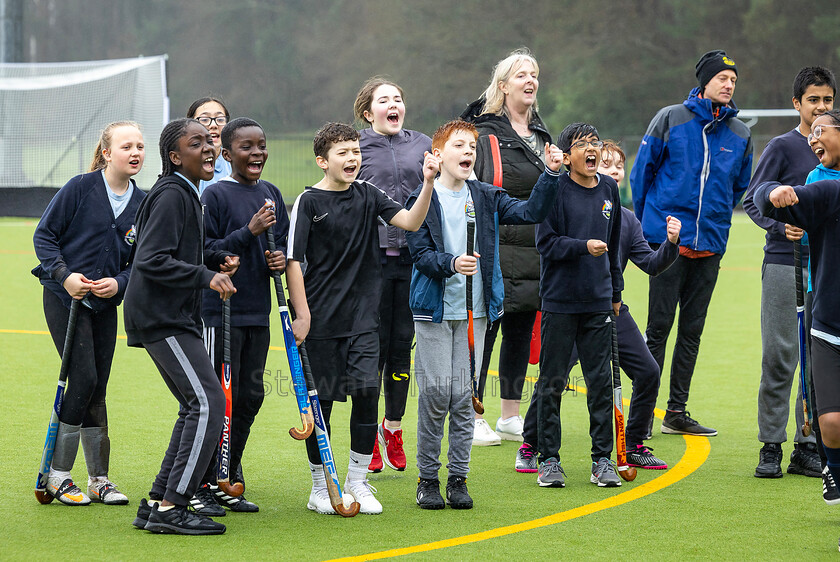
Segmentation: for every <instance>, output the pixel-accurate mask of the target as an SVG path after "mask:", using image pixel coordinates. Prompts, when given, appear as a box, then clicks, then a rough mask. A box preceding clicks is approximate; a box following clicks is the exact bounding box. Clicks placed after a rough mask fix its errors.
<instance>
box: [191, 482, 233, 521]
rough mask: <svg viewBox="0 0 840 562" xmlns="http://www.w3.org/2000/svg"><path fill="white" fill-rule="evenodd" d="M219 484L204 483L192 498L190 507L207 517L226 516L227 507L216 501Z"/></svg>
mask: <svg viewBox="0 0 840 562" xmlns="http://www.w3.org/2000/svg"><path fill="white" fill-rule="evenodd" d="M218 489H219V487H218V486H213V485H211V484H204V485H203V486H202V487H201V488H199V489H198V490H197V491H196V492H195V495H194V496H193V497H192V499H191V500H190V509H192V510H193V511H195V512H196V513H198V514H200V515H204V516H205V517H224V516H225V508H223V507H222V506H220V505H219V502H217V501H216V490H218Z"/></svg>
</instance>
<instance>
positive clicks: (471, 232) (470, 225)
mask: <svg viewBox="0 0 840 562" xmlns="http://www.w3.org/2000/svg"><path fill="white" fill-rule="evenodd" d="M474 249H475V211H474V210H472V209H471V208H470V205H469V203H468V204H467V255H468V256H472V255H473V253H474V252H473V250H474ZM467 345H469V348H470V382H471V383H472V405H473V410H475V413H476V414H483V413H484V404H482V403H481V401H480V400H479V399H478V381H477V380H476V378H475V334H474V333H473V276H472V275H467Z"/></svg>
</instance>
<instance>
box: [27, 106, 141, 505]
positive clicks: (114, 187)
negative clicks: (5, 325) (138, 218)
mask: <svg viewBox="0 0 840 562" xmlns="http://www.w3.org/2000/svg"><path fill="white" fill-rule="evenodd" d="M144 158H145V148H144V144H143V134H142V133H141V132H140V128H139V126H138V125H137V123H133V122H130V121H118V122H115V123H111V124H110V125H108V126H107V127H106V128H105V130H104V131H102V135H101V136H100V139H99V143H98V144H97V146H96V151H95V152H94V157H93V162H92V163H91V166H90V172H89V173H87V174H82V175H80V176H76V177H74V178H73V179H71V180H70V181H69V182H67V184H66V185H65V186H64V187H62V188H61V189H60V190H59V191H58V193H56V195H55V197H53V199H52V201H50V204H49V205H48V206H47V209H46V211H44V215H43V216H42V217H41V221H40V223H39V224H38V228H36V230H35V235H34V243H35V254H36V255H37V256H38V259H39V260H40V262H41V263H40V265H38V266H37V267H36V268H35V269H33V270H32V273H33V275H35V276H36V277H38V278H39V280H40V281H41V284H42V285H43V286H44V316H45V317H46V320H47V325H48V326H49V329H50V334H51V335H52V338H53V341H54V342H55V346H56V349H57V350H58V353H59V355H61V354H62V352H63V348H64V337H65V334H66V332H67V320H68V317H69V314H70V304H71V302H72V301H73V299H76V300H80V301H81V305H82V306H80V307H79V312H78V317H77V320H76V333H75V338H74V339H73V349H72V351H71V362H70V365H69V372H68V385H67V390H66V392H65V395H64V402H63V404H62V408H61V414H60V416H59V427H58V435H57V437H56V444H55V451H54V453H53V460H52V466H51V468H50V473H49V480H48V482H47V492H48V493H49V494H50V495H52V496H53V497H55V498H56V499H58V500H59V501H60V502H62V503H64V504H67V505H87V504H89V503H90V501H91V499H93V500H94V501H100V502H102V503H104V504H110V505H121V504H127V503H128V498H127V497H126V496H125V495H124V494H123V493H121V492H120V491H119V490H118V489H117V487H116V486H114V484H113V483H112V482H111V481H110V480H108V462H109V457H110V450H111V448H110V441H109V438H108V415H107V411H106V407H105V389H106V386H107V384H108V376H109V375H110V372H111V360H112V359H113V357H114V346H115V344H116V339H117V306H118V305H119V304H120V302H121V301H122V298H123V294H124V293H125V288H126V285H127V284H128V276H129V273H130V269H131V265H130V263H131V250H132V246H133V244H134V215H135V213H136V212H137V208H138V207H139V206H140V201H141V200H142V199H143V197H144V195H145V194H144V193H143V192H142V191H140V189H138V188H137V185H136V184H135V183H134V180H133V179H131V178H132V176H134V175H136V174H137V173H138V172H139V171H140V169H141V168H142V167H143V160H144ZM79 441H81V443H82V448H83V449H84V452H85V461H86V463H87V470H88V487H87V492H88V493H87V494H85V493H84V492H83V491H82V490H80V489H79V487H78V486H76V484H75V483H74V482H73V479H72V478H71V476H70V470H71V469H72V468H73V463H74V461H75V459H76V452H77V451H78V448H79ZM88 496H89V497H88Z"/></svg>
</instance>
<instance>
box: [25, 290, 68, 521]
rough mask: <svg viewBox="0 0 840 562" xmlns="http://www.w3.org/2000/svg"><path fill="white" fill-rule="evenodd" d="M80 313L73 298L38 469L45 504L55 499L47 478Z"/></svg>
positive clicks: (39, 494)
mask: <svg viewBox="0 0 840 562" xmlns="http://www.w3.org/2000/svg"><path fill="white" fill-rule="evenodd" d="M78 314H79V301H78V300H76V299H73V303H72V304H71V305H70V317H69V318H68V319H67V334H66V335H65V336H64V349H63V350H62V353H61V369H60V370H59V372H58V387H57V388H56V389H55V401H54V402H53V407H52V413H51V414H50V423H49V424H48V425H47V438H46V440H45V441H44V452H43V453H42V454H41V467H40V468H39V469H38V478H37V479H36V480H35V498H36V499H37V500H38V503H42V504H44V505H46V504H48V503H50V502H51V501H53V497H52V496H51V495H49V494H48V493H47V478H48V477H49V475H50V465H51V464H52V458H53V453H54V452H55V440H56V437H58V416H59V414H61V403H62V402H63V401H64V387H65V385H66V384H67V369H68V367H69V366H70V355H71V352H72V347H73V339H74V338H75V336H76V317H77V316H78Z"/></svg>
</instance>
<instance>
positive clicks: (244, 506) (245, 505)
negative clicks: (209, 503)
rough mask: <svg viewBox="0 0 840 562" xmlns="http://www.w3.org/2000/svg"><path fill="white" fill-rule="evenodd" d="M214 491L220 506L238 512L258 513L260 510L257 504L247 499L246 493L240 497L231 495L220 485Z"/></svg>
mask: <svg viewBox="0 0 840 562" xmlns="http://www.w3.org/2000/svg"><path fill="white" fill-rule="evenodd" d="M214 493H215V494H216V501H217V502H218V503H219V505H220V506H222V507H226V508H228V509H229V510H231V511H234V512H236V513H256V512H258V511H259V510H260V507H259V506H258V505H257V504H255V503H254V502H249V501H248V500H246V499H245V496H244V495H242V496H238V497H235V496H229V495H227V494H226V493H224V492H223V491H222V489H221V488H219V487H218V486H217V487H216V490H215V492H214Z"/></svg>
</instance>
